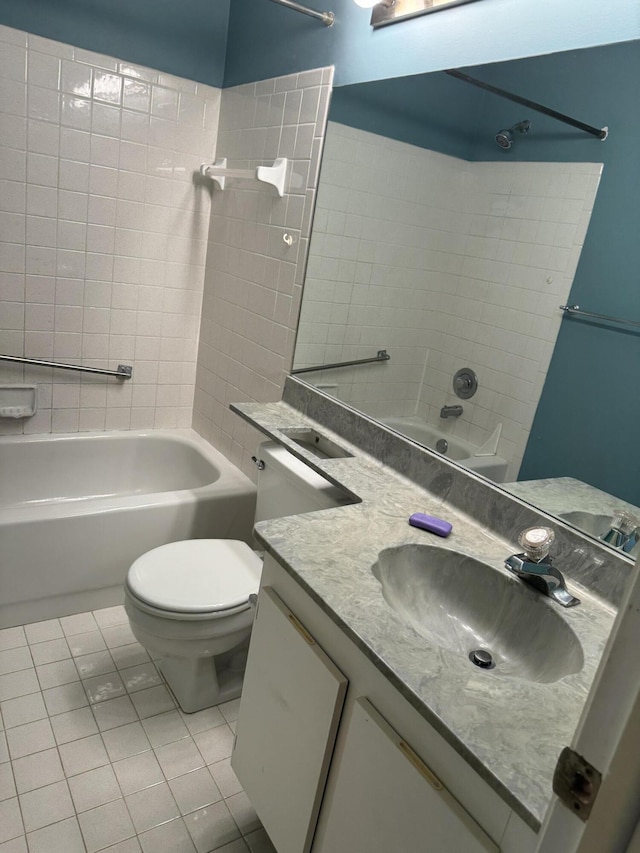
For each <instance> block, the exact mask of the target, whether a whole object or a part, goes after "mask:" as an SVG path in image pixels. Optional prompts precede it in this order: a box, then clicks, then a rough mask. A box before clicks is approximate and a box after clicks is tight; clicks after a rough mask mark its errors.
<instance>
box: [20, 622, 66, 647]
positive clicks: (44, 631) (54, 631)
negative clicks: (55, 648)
mask: <svg viewBox="0 0 640 853" xmlns="http://www.w3.org/2000/svg"><path fill="white" fill-rule="evenodd" d="M24 631H25V634H26V635H27V642H29V643H44V642H45V641H46V640H57V639H58V637H62V636H64V635H63V633H62V628H61V627H60V620H59V619H48V620H47V621H46V622H32V623H31V625H25V626H24Z"/></svg>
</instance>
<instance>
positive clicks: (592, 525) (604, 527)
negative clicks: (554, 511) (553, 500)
mask: <svg viewBox="0 0 640 853" xmlns="http://www.w3.org/2000/svg"><path fill="white" fill-rule="evenodd" d="M559 517H560V518H561V519H562V520H563V521H566V522H568V523H569V524H573V526H574V527H579V528H580V530H584V532H585V533H589V534H590V535H591V536H596V537H597V538H600V537H601V536H604V535H605V533H608V532H609V530H611V524H612V522H613V517H612V516H611V515H600V514H598V513H595V512H583V511H582V510H576V511H575V512H561V513H560V514H559Z"/></svg>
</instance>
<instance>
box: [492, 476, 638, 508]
mask: <svg viewBox="0 0 640 853" xmlns="http://www.w3.org/2000/svg"><path fill="white" fill-rule="evenodd" d="M503 488H505V489H506V490H507V491H508V492H511V494H512V495H517V496H518V497H520V498H523V499H524V500H526V501H529V502H530V503H533V504H535V505H536V506H539V507H542V508H543V509H545V510H546V511H547V512H551V513H553V514H554V515H562V514H563V513H568V512H576V511H581V512H589V513H593V514H594V515H600V514H602V515H613V514H614V513H615V512H616V511H617V510H619V509H625V510H627V512H629V513H630V514H631V515H633V516H635V517H640V508H638V507H637V506H634V505H633V504H630V503H627V502H626V501H623V500H621V499H620V498H617V497H615V495H610V494H609V493H608V492H603V491H602V490H601V489H596V487H595V486H590V485H589V484H588V483H583V482H582V480H575V479H574V478H573V477H551V478H549V479H546V480H522V481H518V482H517V483H503Z"/></svg>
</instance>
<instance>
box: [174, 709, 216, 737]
mask: <svg viewBox="0 0 640 853" xmlns="http://www.w3.org/2000/svg"><path fill="white" fill-rule="evenodd" d="M180 716H181V717H182V719H183V721H184V724H185V726H186V727H187V728H188V729H189V731H190V732H191V734H192V735H194V734H196V733H197V732H204V731H206V730H207V729H215V728H217V726H223V725H224V717H223V716H222V714H221V713H220V711H219V709H218V708H205V710H204V711H196V713H195V714H185V713H184V711H180Z"/></svg>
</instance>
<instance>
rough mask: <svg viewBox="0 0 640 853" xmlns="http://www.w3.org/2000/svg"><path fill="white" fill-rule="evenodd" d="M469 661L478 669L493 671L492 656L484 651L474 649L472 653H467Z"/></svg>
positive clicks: (493, 662)
mask: <svg viewBox="0 0 640 853" xmlns="http://www.w3.org/2000/svg"><path fill="white" fill-rule="evenodd" d="M469 660H470V661H471V663H473V664H475V665H476V666H479V667H480V669H493V668H494V666H495V661H494V660H493V655H492V654H491V652H488V651H487V650H486V649H474V650H473V651H472V652H469Z"/></svg>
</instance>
